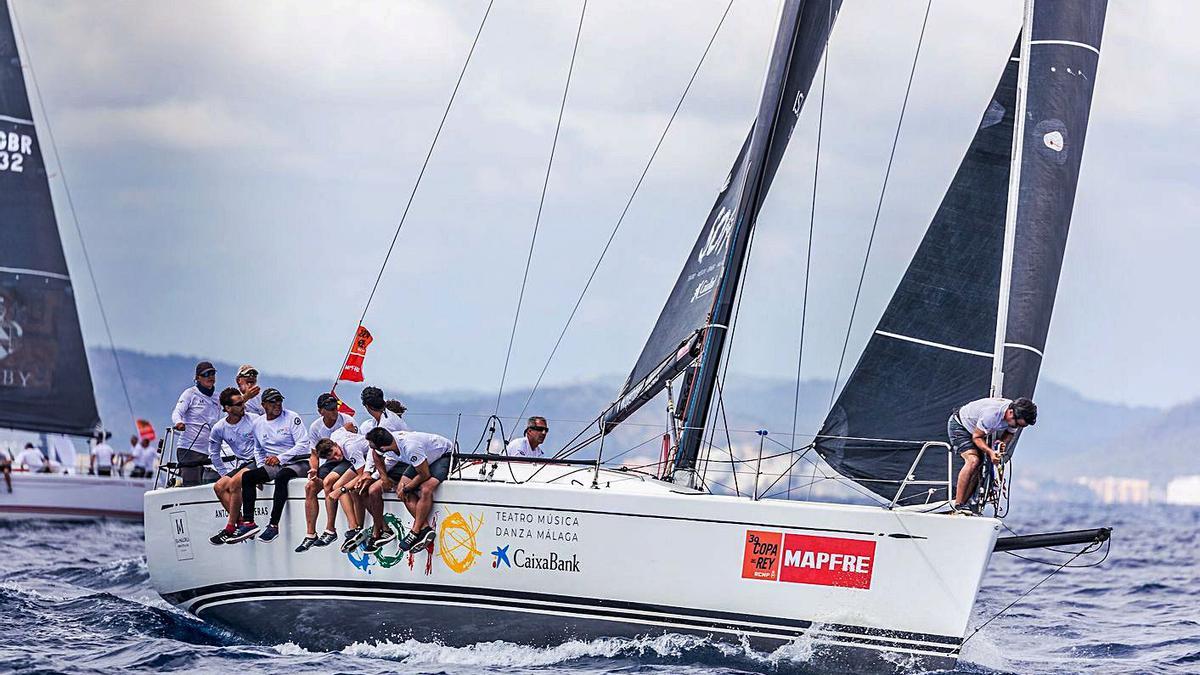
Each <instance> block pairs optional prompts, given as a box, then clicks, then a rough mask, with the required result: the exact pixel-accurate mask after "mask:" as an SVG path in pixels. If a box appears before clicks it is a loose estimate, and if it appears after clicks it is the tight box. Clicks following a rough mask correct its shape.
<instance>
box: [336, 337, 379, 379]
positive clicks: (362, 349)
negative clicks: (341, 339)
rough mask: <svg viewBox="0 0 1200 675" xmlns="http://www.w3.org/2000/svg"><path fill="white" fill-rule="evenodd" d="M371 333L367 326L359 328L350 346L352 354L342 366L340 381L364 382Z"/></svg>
mask: <svg viewBox="0 0 1200 675" xmlns="http://www.w3.org/2000/svg"><path fill="white" fill-rule="evenodd" d="M373 339H374V338H372V337H371V331H369V330H367V328H366V326H361V325H360V326H359V327H358V331H357V332H356V333H355V334H354V342H352V343H351V344H350V354H349V355H348V356H346V362H345V363H344V364H342V374H341V375H339V376H338V380H340V381H345V382H362V381H363V370H362V369H363V359H365V358H367V347H369V346H370V345H371V340H373Z"/></svg>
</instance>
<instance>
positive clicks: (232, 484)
mask: <svg viewBox="0 0 1200 675" xmlns="http://www.w3.org/2000/svg"><path fill="white" fill-rule="evenodd" d="M244 473H246V470H245V469H242V470H241V471H236V472H234V473H231V474H229V476H228V478H229V483H228V485H227V487H226V488H225V489H226V490H227V491H228V493H229V504H230V506H232V507H233V508H231V509H228V511H229V522H230V523H232V524H234V525H237V522H238V520H240V519H241V515H242V474H244Z"/></svg>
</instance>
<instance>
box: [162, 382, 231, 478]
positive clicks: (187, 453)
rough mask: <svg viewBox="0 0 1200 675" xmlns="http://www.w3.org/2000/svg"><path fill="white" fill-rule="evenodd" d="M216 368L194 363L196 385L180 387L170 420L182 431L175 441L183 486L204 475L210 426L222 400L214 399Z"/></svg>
mask: <svg viewBox="0 0 1200 675" xmlns="http://www.w3.org/2000/svg"><path fill="white" fill-rule="evenodd" d="M216 389H217V369H216V368H214V367H213V364H212V363H210V362H208V361H201V362H200V363H197V364H196V384H195V386H192V387H188V388H187V389H184V390H183V393H182V394H180V395H179V401H178V402H176V403H175V410H173V411H172V412H171V423H172V424H174V425H175V430H176V431H182V432H183V434H182V435H181V436H180V438H179V440H178V441H177V442H176V443H175V447H177V448H179V449H178V450H177V451H176V453H175V457H176V460H177V461H178V462H179V464H180V467H179V477H180V478H182V479H183V485H184V487H188V486H191V485H199V484H200V482H201V479H202V477H203V476H204V465H203V463H204V460H205V458H206V457H207V456H208V455H207V454H206V453H207V452H208V436H209V434H210V433H211V432H212V426H213V425H214V424H216V423H217V420H219V419H220V418H221V402H220V401H218V400H217V391H216Z"/></svg>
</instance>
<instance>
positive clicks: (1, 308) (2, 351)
mask: <svg viewBox="0 0 1200 675" xmlns="http://www.w3.org/2000/svg"><path fill="white" fill-rule="evenodd" d="M16 314H17V310H16V303H15V302H13V300H12V299H10V298H6V297H5V296H3V295H0V361H3V360H4V359H6V358H8V357H9V356H10V355H11V354H13V353H15V352H16V351H17V350H18V349H20V348H21V337H22V336H23V335H25V329H23V328H21V324H19V323H17V321H16Z"/></svg>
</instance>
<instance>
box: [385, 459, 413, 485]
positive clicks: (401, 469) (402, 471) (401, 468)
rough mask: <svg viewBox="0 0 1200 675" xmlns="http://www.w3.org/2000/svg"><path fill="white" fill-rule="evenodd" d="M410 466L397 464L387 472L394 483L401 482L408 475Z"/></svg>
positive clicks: (402, 463)
mask: <svg viewBox="0 0 1200 675" xmlns="http://www.w3.org/2000/svg"><path fill="white" fill-rule="evenodd" d="M408 469H409V466H408V465H407V464H405V463H404V462H396V463H395V464H393V465H392V468H390V469H388V470H387V477H388V478H391V479H392V480H393V481H396V482H399V481H400V479H401V478H404V477H405V476H407V475H408Z"/></svg>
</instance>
